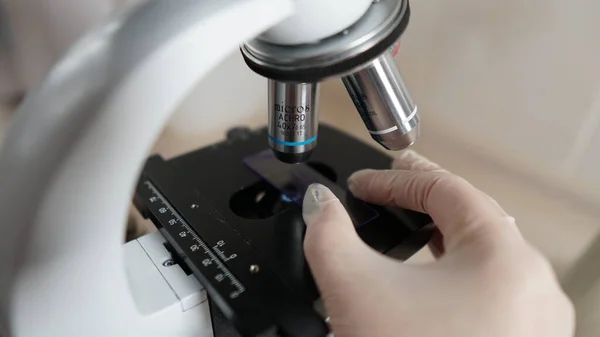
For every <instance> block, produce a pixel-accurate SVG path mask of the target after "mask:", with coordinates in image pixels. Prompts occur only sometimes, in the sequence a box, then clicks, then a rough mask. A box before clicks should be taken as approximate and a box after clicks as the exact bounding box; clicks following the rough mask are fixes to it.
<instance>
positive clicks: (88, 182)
mask: <svg viewBox="0 0 600 337" xmlns="http://www.w3.org/2000/svg"><path fill="white" fill-rule="evenodd" d="M370 4H371V0H353V1H347V0H328V1H323V0H296V1H294V0H220V1H211V0H205V1H199V0H178V1H166V0H148V1H145V2H142V3H141V4H140V5H137V6H135V7H132V8H129V9H128V10H127V11H126V12H124V13H123V14H121V15H119V16H117V17H115V18H113V19H112V20H110V21H108V22H106V23H105V24H104V25H102V26H100V27H98V28H97V29H95V30H94V31H93V32H91V33H90V34H88V35H86V36H85V37H84V38H83V39H82V40H81V41H80V42H79V43H77V44H76V45H75V46H74V47H73V48H72V49H71V50H70V52H69V53H68V54H67V55H65V57H64V58H63V59H62V60H61V61H60V62H58V64H56V66H55V67H54V68H53V69H52V71H51V72H50V73H49V74H48V75H47V77H46V78H45V80H44V81H43V82H42V83H41V84H40V85H39V86H38V87H37V88H35V89H33V90H32V91H31V92H30V94H29V96H28V97H27V99H26V100H25V102H24V103H23V105H22V106H21V108H20V110H19V111H18V114H17V116H16V117H15V120H14V124H13V125H12V129H11V132H10V134H9V135H8V137H7V138H6V140H5V142H4V145H3V148H2V152H1V153H0V214H1V215H2V220H1V222H0V305H1V307H0V314H1V316H0V318H1V319H0V326H1V327H2V329H4V330H3V331H2V330H0V331H1V332H4V333H5V334H6V335H7V336H19V337H31V336H61V337H70V336H145V337H148V336H210V335H212V332H211V326H210V320H209V319H208V312H207V310H208V307H207V306H206V303H205V302H203V301H202V294H201V290H200V289H201V287H199V286H197V288H195V289H194V284H193V283H188V284H183V285H182V287H183V288H182V289H187V290H185V291H188V295H190V296H191V297H190V298H192V299H191V300H190V298H188V299H187V301H188V302H187V303H188V304H189V303H193V305H191V308H190V307H189V306H188V307H186V308H185V310H184V309H183V306H184V304H183V303H184V302H185V301H184V300H186V299H185V298H177V303H176V304H175V305H171V306H165V307H164V308H162V309H161V308H160V306H158V307H157V306H154V307H152V304H153V303H154V304H156V303H158V302H160V301H159V300H155V299H149V298H143V296H144V295H143V294H141V293H140V291H137V293H136V290H134V289H132V288H135V287H136V284H139V283H140V282H142V281H143V280H147V279H151V278H152V277H153V276H152V275H146V276H147V278H144V277H143V275H142V276H140V275H138V277H137V278H136V277H135V273H136V271H140V270H141V271H143V270H144V267H143V266H141V267H140V265H139V264H134V265H128V262H131V261H140V260H139V259H137V260H136V257H135V254H138V253H140V250H139V248H128V249H129V250H130V251H129V252H126V251H125V250H124V246H123V233H124V223H125V219H126V218H127V213H128V207H129V201H130V198H131V195H132V193H133V190H134V185H135V182H136V179H137V177H138V175H139V173H140V170H141V168H142V165H143V163H144V161H145V158H146V156H147V154H148V153H149V151H150V149H151V147H152V145H153V143H154V142H155V141H156V139H157V137H158V135H159V134H160V132H161V130H162V128H163V126H164V124H165V123H166V122H167V120H168V118H169V115H170V113H171V112H172V111H173V110H174V109H175V108H176V107H177V105H178V104H179V103H180V102H181V101H182V100H183V99H184V98H185V97H186V95H187V94H188V93H189V92H190V91H191V89H192V88H193V87H194V85H195V84H196V83H197V82H198V81H200V80H202V79H203V77H204V76H205V75H206V74H207V73H208V72H209V71H210V70H211V69H213V68H214V67H215V66H216V65H217V64H219V62H220V61H221V60H222V59H223V58H225V57H226V56H227V55H229V54H230V53H231V52H232V51H234V50H235V49H236V48H239V46H240V45H241V44H242V43H244V42H245V41H248V40H250V39H252V38H254V37H256V36H259V35H261V34H262V37H263V38H264V39H265V40H268V41H270V42H273V43H279V44H300V43H309V42H312V41H315V40H319V39H323V38H325V37H328V36H330V35H333V34H337V33H339V32H341V31H343V30H344V29H345V28H346V27H349V26H350V25H352V24H353V23H354V22H355V21H357V20H358V19H359V18H360V17H361V16H362V15H363V14H364V13H365V11H366V10H367V9H368V7H369V6H370ZM206 121H207V122H209V121H210V116H206ZM140 245H141V244H140ZM150 245H151V244H150ZM129 247H131V246H129ZM142 259H143V257H142ZM146 262H148V261H146ZM146 262H144V263H146ZM148 266H151V265H148ZM136 268H137V269H136ZM145 270H150V269H145ZM132 275H133V276H132ZM174 282H175V281H174ZM142 283H143V282H142ZM184 283H185V282H184ZM157 287H158V286H157ZM186 287H187V288H186ZM190 287H191V288H190ZM158 288H160V287H158ZM158 288H157V289H158ZM159 295H160V296H162V295H161V293H160V291H158V290H157V293H156V294H155V296H156V297H158V296H159ZM169 296H170V295H169ZM157 301H158V302H157ZM189 301H191V302H189ZM149 303H150V304H149ZM164 303H172V302H169V301H168V300H166V302H164ZM144 308H146V309H148V308H153V309H152V310H146V311H145V310H144ZM174 308H175V309H174ZM1 332H0V335H2V333H1Z"/></svg>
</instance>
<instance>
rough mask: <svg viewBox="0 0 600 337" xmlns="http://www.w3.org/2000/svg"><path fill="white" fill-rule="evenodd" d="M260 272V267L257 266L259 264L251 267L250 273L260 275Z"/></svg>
mask: <svg viewBox="0 0 600 337" xmlns="http://www.w3.org/2000/svg"><path fill="white" fill-rule="evenodd" d="M259 271H260V268H259V267H258V265H257V264H253V265H251V266H250V272H251V273H252V274H256V273H258V272H259Z"/></svg>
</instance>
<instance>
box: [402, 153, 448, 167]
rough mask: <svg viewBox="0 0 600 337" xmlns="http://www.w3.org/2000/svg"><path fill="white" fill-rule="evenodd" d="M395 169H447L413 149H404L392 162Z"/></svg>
mask: <svg viewBox="0 0 600 337" xmlns="http://www.w3.org/2000/svg"><path fill="white" fill-rule="evenodd" d="M392 169H394V170H407V171H445V170H444V169H442V168H441V167H440V166H439V165H438V164H436V163H434V162H432V161H431V160H429V159H427V158H426V157H424V156H422V155H421V154H419V153H417V152H415V151H413V150H404V151H402V153H401V154H400V156H399V157H397V158H396V159H395V160H394V162H393V163H392Z"/></svg>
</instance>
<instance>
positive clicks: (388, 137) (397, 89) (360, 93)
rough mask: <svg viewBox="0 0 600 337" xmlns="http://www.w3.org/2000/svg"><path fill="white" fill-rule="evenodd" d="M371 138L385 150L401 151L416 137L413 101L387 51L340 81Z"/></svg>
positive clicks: (416, 122)
mask: <svg viewBox="0 0 600 337" xmlns="http://www.w3.org/2000/svg"><path fill="white" fill-rule="evenodd" d="M342 81H343V83H344V86H345V87H346V90H347V91H348V93H349V94H350V97H351V98H352V101H353V102H354V105H355V106H356V109H357V110H358V112H359V113H360V116H361V118H362V119H363V121H364V123H365V125H366V127H367V130H369V133H370V134H371V137H373V139H374V140H375V141H377V142H378V143H379V144H381V145H382V146H383V147H385V148H386V149H388V150H392V151H397V150H402V149H405V148H407V147H409V146H410V145H412V144H413V143H414V142H415V141H416V140H417V138H418V136H419V116H418V114H417V106H416V105H415V104H414V102H413V101H412V99H411V97H410V94H409V93H408V90H407V89H406V86H405V85H404V81H403V80H402V76H401V74H400V71H399V70H398V67H397V66H396V62H395V61H394V57H393V56H392V53H391V52H390V51H387V52H385V53H384V54H382V55H381V56H379V57H378V58H377V59H375V60H373V61H371V62H369V63H367V64H365V65H364V66H363V67H361V68H360V70H358V71H357V72H355V73H353V74H352V75H349V76H346V77H343V78H342Z"/></svg>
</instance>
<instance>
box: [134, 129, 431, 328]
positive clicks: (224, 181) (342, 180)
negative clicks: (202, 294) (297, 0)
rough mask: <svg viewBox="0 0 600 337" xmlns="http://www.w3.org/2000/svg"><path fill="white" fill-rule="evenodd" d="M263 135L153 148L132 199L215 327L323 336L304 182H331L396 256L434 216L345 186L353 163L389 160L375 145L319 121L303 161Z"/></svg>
mask: <svg viewBox="0 0 600 337" xmlns="http://www.w3.org/2000/svg"><path fill="white" fill-rule="evenodd" d="M267 137H268V136H267V131H266V129H260V130H257V131H249V130H244V129H235V130H232V131H231V132H229V133H228V139H227V140H225V141H223V142H221V143H217V144H215V145H212V146H209V147H206V148H203V149H200V150H197V151H193V152H191V153H188V154H185V155H182V156H180V157H176V158H173V159H170V160H164V159H163V158H161V157H159V156H152V157H150V158H149V159H148V161H147V163H146V166H145V167H144V170H143V172H142V175H141V177H140V180H139V183H138V187H137V189H136V194H135V197H134V203H135V205H136V207H137V208H138V210H139V211H140V212H141V213H142V215H143V216H145V217H147V218H150V219H151V220H152V221H153V223H154V224H155V225H156V226H157V227H158V228H159V230H160V232H161V233H162V235H163V236H164V237H165V239H166V240H167V241H168V242H169V246H170V247H169V248H170V249H171V251H172V254H173V255H174V259H175V260H176V261H178V262H179V263H180V264H181V265H182V268H184V269H185V270H188V271H189V272H190V273H192V274H193V275H194V276H195V277H196V278H197V279H198V281H200V283H201V284H202V285H203V286H204V287H205V289H206V291H207V293H208V296H209V297H210V300H211V305H212V311H213V329H214V332H215V336H217V337H220V336H227V337H229V336H232V335H231V334H227V335H222V334H221V331H225V330H227V331H232V329H231V327H232V326H233V327H235V329H236V330H237V331H238V332H239V334H240V335H242V336H256V335H262V334H264V333H265V332H267V331H274V332H276V333H279V334H282V335H284V336H293V337H295V336H305V337H312V336H315V337H317V336H326V335H327V333H328V328H327V324H326V323H325V318H326V317H324V315H325V314H324V313H322V312H320V310H318V309H317V308H316V307H317V306H318V305H316V303H318V299H319V294H318V291H317V288H316V286H315V284H314V281H313V279H312V276H311V274H310V270H309V268H308V265H307V263H306V261H305V259H304V253H303V246H302V243H303V236H304V231H305V224H304V222H303V219H302V209H301V201H302V197H303V194H304V191H305V190H306V188H307V187H308V185H310V184H311V183H313V182H319V183H322V184H324V185H326V186H328V187H330V188H331V189H332V191H334V193H335V194H336V195H337V196H338V197H340V200H342V203H343V204H344V206H345V207H346V209H348V211H349V214H350V215H351V218H352V220H353V221H354V223H355V226H356V228H357V232H358V234H359V235H360V237H361V238H362V239H363V240H364V241H365V242H366V243H367V244H369V245H370V246H371V247H373V248H374V249H375V250H377V251H380V252H382V253H388V254H389V253H390V252H391V251H393V252H395V254H394V257H397V258H400V259H406V258H408V257H410V256H411V255H412V254H414V253H416V252H417V251H418V250H419V249H421V248H422V247H423V246H424V245H425V244H426V243H427V241H428V240H429V237H430V233H431V231H432V228H433V226H432V221H431V219H430V218H429V217H428V216H427V215H424V214H421V213H416V212H412V211H406V210H401V209H393V208H388V207H381V206H376V205H370V204H366V203H364V202H363V201H361V200H358V199H356V198H354V197H353V196H351V195H350V194H349V192H347V184H346V181H347V179H348V177H349V176H350V175H351V174H352V173H353V172H355V171H357V170H360V169H364V168H373V169H387V168H389V167H390V164H391V158H390V157H388V156H386V155H385V154H383V153H382V152H380V151H377V150H375V149H373V148H372V147H370V146H368V145H366V144H364V143H362V142H360V141H358V140H356V139H354V138H352V137H350V136H348V135H346V134H344V133H342V132H340V131H337V130H335V129H333V128H331V127H327V126H325V125H321V126H320V128H319V145H318V146H317V148H316V149H315V151H314V153H313V155H312V157H311V159H310V161H309V162H307V163H304V164H297V165H288V164H283V163H280V162H278V161H276V160H275V159H274V157H272V155H271V154H270V153H269V152H264V150H265V148H266V147H267ZM348 263H351V261H348ZM219 317H220V318H219ZM223 317H224V318H225V319H222V318H223ZM229 333H231V332H229Z"/></svg>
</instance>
